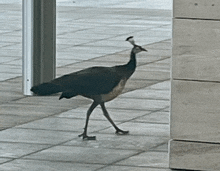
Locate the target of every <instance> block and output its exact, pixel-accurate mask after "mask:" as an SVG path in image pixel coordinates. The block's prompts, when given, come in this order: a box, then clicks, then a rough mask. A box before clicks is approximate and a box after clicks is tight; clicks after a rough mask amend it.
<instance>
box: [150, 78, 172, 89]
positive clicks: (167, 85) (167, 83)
mask: <svg viewBox="0 0 220 171" xmlns="http://www.w3.org/2000/svg"><path fill="white" fill-rule="evenodd" d="M148 88H149V89H153V90H161V91H162V90H165V91H169V90H170V89H171V81H170V80H169V81H163V82H159V83H157V84H154V85H152V86H150V87H148ZM148 88H147V89H148Z"/></svg>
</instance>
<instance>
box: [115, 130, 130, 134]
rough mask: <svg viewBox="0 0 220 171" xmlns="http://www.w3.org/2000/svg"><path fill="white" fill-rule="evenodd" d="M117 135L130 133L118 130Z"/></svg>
mask: <svg viewBox="0 0 220 171" xmlns="http://www.w3.org/2000/svg"><path fill="white" fill-rule="evenodd" d="M115 134H117V135H126V134H129V131H123V130H121V129H118V130H116V132H115Z"/></svg>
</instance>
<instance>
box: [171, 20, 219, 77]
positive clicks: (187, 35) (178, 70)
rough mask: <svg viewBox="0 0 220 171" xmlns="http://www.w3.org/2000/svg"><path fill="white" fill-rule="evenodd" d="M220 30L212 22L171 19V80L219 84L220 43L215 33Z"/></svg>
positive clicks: (217, 23)
mask: <svg viewBox="0 0 220 171" xmlns="http://www.w3.org/2000/svg"><path fill="white" fill-rule="evenodd" d="M219 27H220V23H219V22H216V21H214V20H179V19H174V29H173V32H174V35H175V36H174V38H173V45H174V46H173V58H172V63H173V67H172V75H173V78H174V79H190V80H206V81H220V74H219V72H218V68H219V58H218V56H219V53H220V50H219V48H218V47H219V46H220V43H219V38H218V36H216V31H215V30H216V29H217V28H219ZM186 28H187V29H186ZM201 35H202V36H201ZM197 42H199V43H197ZM207 59H209V60H207Z"/></svg>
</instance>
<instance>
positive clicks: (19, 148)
mask: <svg viewBox="0 0 220 171" xmlns="http://www.w3.org/2000/svg"><path fill="white" fill-rule="evenodd" d="M0 146H1V148H0V157H8V158H17V157H21V156H24V155H28V154H30V153H33V152H36V151H39V150H42V149H44V148H48V147H49V146H48V145H39V144H23V143H8V142H0Z"/></svg>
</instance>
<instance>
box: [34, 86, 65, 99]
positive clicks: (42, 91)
mask: <svg viewBox="0 0 220 171" xmlns="http://www.w3.org/2000/svg"><path fill="white" fill-rule="evenodd" d="M31 91H32V92H34V93H35V94H37V95H41V96H46V95H51V94H54V93H59V92H61V91H62V89H61V87H60V86H59V85H56V84H52V83H43V84H40V85H37V86H33V87H32V88H31Z"/></svg>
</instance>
